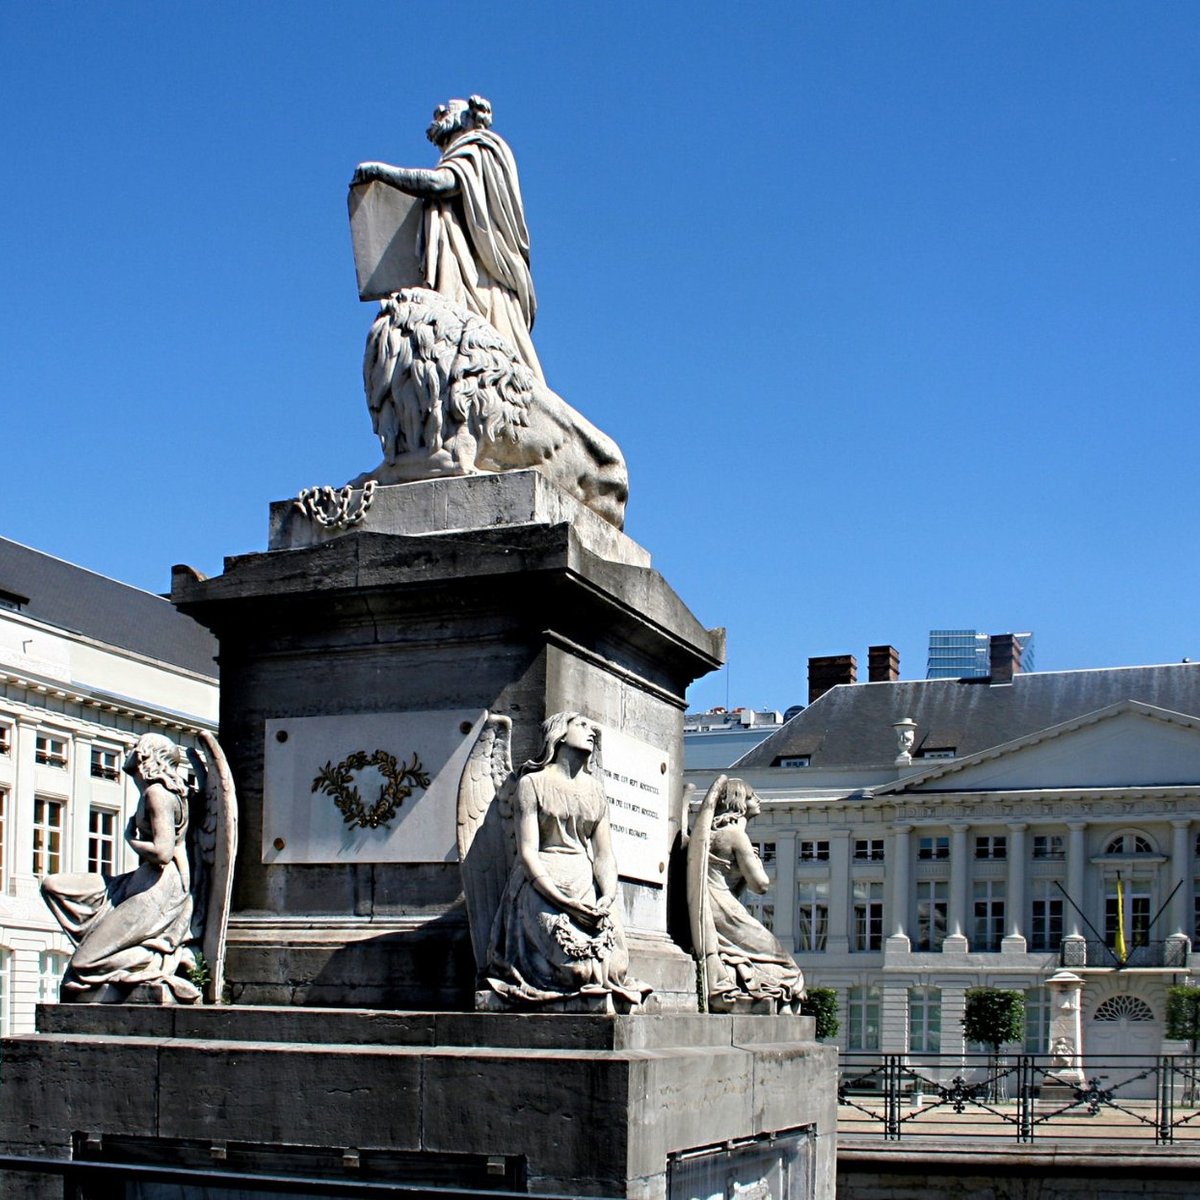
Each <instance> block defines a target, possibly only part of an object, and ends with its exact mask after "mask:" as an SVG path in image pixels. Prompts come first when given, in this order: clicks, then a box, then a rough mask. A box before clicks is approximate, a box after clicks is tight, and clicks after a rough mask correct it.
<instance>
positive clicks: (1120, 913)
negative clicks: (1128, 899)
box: [1113, 875, 1129, 962]
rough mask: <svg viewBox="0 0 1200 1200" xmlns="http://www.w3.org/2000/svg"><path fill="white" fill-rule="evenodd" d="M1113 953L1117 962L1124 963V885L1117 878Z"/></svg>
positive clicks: (1125, 952) (1118, 877)
mask: <svg viewBox="0 0 1200 1200" xmlns="http://www.w3.org/2000/svg"><path fill="white" fill-rule="evenodd" d="M1113 952H1114V953H1115V954H1116V956H1117V959H1118V961H1119V962H1124V961H1125V959H1126V957H1127V955H1128V953H1129V952H1128V950H1127V949H1126V948H1125V885H1124V883H1122V881H1121V877H1120V875H1118V876H1117V938H1116V941H1115V942H1113Z"/></svg>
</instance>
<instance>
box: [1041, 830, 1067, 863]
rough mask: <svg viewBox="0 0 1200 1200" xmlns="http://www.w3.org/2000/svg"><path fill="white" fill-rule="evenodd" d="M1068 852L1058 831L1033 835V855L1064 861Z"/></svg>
mask: <svg viewBox="0 0 1200 1200" xmlns="http://www.w3.org/2000/svg"><path fill="white" fill-rule="evenodd" d="M1066 856H1067V852H1066V849H1065V848H1064V846H1063V839H1062V838H1061V837H1060V836H1059V835H1058V834H1057V833H1046V834H1042V833H1036V834H1034V836H1033V857H1034V858H1044V859H1051V860H1053V861H1055V862H1062V860H1063V859H1064V858H1066Z"/></svg>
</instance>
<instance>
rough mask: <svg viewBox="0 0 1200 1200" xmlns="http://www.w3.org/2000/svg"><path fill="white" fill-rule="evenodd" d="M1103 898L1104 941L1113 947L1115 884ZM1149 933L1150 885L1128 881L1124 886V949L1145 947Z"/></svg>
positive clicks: (1144, 882)
mask: <svg viewBox="0 0 1200 1200" xmlns="http://www.w3.org/2000/svg"><path fill="white" fill-rule="evenodd" d="M1107 887H1108V888H1109V889H1111V890H1110V891H1109V894H1108V895H1106V896H1105V897H1104V941H1105V943H1106V944H1107V945H1109V946H1113V947H1115V946H1116V944H1117V892H1116V884H1115V883H1109V884H1107ZM1149 933H1150V884H1149V881H1148V880H1144V879H1138V880H1132V879H1131V880H1130V881H1129V882H1128V883H1126V884H1125V948H1126V949H1127V950H1132V949H1133V947H1134V946H1144V945H1146V942H1147V938H1148V935H1149Z"/></svg>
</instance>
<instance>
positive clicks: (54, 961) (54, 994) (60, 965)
mask: <svg viewBox="0 0 1200 1200" xmlns="http://www.w3.org/2000/svg"><path fill="white" fill-rule="evenodd" d="M69 958H70V956H69V955H67V954H64V953H63V952H62V951H61V950H43V951H42V952H41V953H40V954H39V955H38V1003H39V1004H54V1003H55V1002H56V1001H57V1000H58V988H59V984H61V983H62V977H63V972H64V971H65V970H66V969H67V962H68V960H69Z"/></svg>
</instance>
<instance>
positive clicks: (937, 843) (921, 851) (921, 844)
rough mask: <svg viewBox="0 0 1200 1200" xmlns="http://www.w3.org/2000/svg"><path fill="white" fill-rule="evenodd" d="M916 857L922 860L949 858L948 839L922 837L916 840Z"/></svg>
mask: <svg viewBox="0 0 1200 1200" xmlns="http://www.w3.org/2000/svg"><path fill="white" fill-rule="evenodd" d="M917 857H918V858H919V859H923V860H926V861H928V860H930V859H935V858H949V857H950V839H949V838H948V837H923V838H919V839H918V840H917Z"/></svg>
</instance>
